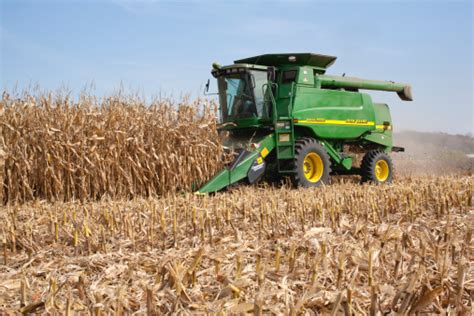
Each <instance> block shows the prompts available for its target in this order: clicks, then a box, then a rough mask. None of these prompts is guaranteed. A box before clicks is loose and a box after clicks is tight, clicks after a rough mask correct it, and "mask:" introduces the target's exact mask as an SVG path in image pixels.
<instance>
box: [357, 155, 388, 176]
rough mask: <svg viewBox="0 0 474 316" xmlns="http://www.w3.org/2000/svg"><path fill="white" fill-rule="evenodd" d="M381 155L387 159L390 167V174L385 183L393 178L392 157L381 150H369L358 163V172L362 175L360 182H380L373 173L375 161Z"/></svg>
mask: <svg viewBox="0 0 474 316" xmlns="http://www.w3.org/2000/svg"><path fill="white" fill-rule="evenodd" d="M381 156H382V157H383V158H384V159H385V160H387V162H388V164H389V168H390V175H389V178H388V179H387V180H386V181H385V183H391V182H392V179H393V163H392V159H391V158H390V156H389V155H387V154H386V153H385V152H383V151H381V150H371V151H369V152H367V153H366V154H365V155H364V157H363V158H362V162H361V164H360V174H361V177H362V182H372V183H380V182H379V181H378V180H377V179H376V178H375V174H374V168H375V163H376V162H377V160H379V159H380V157H381Z"/></svg>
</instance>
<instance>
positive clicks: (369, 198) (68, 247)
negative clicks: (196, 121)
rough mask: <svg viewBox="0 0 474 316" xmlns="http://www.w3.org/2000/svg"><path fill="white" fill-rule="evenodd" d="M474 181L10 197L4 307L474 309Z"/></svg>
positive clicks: (2, 275) (96, 310) (4, 234)
mask: <svg viewBox="0 0 474 316" xmlns="http://www.w3.org/2000/svg"><path fill="white" fill-rule="evenodd" d="M473 180H474V178H473V177H472V176H471V177H444V178H405V179H399V180H397V181H396V183H395V184H394V185H392V186H371V185H359V184H354V183H347V182H341V183H338V184H334V185H331V186H327V187H322V188H317V189H300V190H293V189H288V188H286V187H280V188H268V187H243V188H238V189H236V190H234V191H233V192H231V193H222V194H218V195H216V196H213V197H210V196H204V197H201V196H193V195H190V194H185V195H176V194H175V195H165V196H162V197H160V198H148V199H134V200H130V201H122V202H120V201H105V200H103V201H99V202H87V203H71V202H69V203H56V204H47V203H44V202H40V201H37V202H30V203H27V204H23V205H16V206H13V205H9V206H6V207H4V209H3V210H2V211H1V212H0V222H1V223H2V224H3V225H2V226H1V227H0V234H1V235H0V241H1V242H2V243H1V248H0V249H1V254H0V261H1V262H0V314H1V313H2V312H3V313H10V312H11V313H14V312H18V311H21V312H23V313H26V312H36V313H45V312H47V313H52V314H55V313H59V314H65V315H72V314H73V313H79V314H91V315H104V314H114V315H122V314H134V313H136V314H145V313H147V314H148V315H158V314H169V313H177V314H188V315H190V314H196V313H197V314H204V313H208V314H218V315H225V314H239V313H248V312H250V313H254V314H255V315H262V314H288V315H297V314H305V315H315V314H321V313H322V314H329V313H332V314H334V315H336V314H337V315H340V314H346V315H354V314H371V315H377V314H381V313H382V314H387V313H388V314H393V313H404V314H406V313H418V312H424V313H432V314H434V313H436V314H441V313H456V314H460V315H472V310H473V307H472V294H473V293H474V292H473V290H474V267H473V265H472V262H473V260H474V251H473V250H474V249H473V243H472V232H473V229H474V226H473V225H474V209H473V205H472V183H473ZM2 309H3V310H2Z"/></svg>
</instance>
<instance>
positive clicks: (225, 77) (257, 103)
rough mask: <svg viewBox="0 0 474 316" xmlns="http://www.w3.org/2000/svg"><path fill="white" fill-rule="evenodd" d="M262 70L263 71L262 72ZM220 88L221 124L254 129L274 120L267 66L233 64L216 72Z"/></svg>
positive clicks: (214, 71)
mask: <svg viewBox="0 0 474 316" xmlns="http://www.w3.org/2000/svg"><path fill="white" fill-rule="evenodd" d="M259 68H261V69H259ZM212 75H213V76H214V77H215V78H216V79H217V86H218V89H219V105H220V122H221V123H227V122H233V123H235V124H237V125H238V126H240V127H252V126H256V125H258V124H259V123H260V122H261V121H262V120H269V119H270V117H271V103H270V102H269V98H268V96H267V97H265V90H266V88H267V86H268V81H267V72H266V67H258V68H254V67H253V68H249V67H248V65H232V66H228V67H224V68H220V69H214V70H213V71H212Z"/></svg>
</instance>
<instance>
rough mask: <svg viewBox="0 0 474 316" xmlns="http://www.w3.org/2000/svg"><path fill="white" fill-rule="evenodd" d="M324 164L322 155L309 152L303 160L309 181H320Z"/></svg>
mask: <svg viewBox="0 0 474 316" xmlns="http://www.w3.org/2000/svg"><path fill="white" fill-rule="evenodd" d="M323 171H324V164H323V160H322V159H321V157H320V156H319V155H318V154H317V153H314V152H311V153H309V154H307V155H306V156H305V157H304V161H303V173H304V176H305V178H306V180H308V181H309V182H313V183H314V182H318V181H319V180H320V179H321V177H322V176H323Z"/></svg>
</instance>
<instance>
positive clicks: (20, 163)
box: [0, 92, 221, 203]
mask: <svg viewBox="0 0 474 316" xmlns="http://www.w3.org/2000/svg"><path fill="white" fill-rule="evenodd" d="M214 116H215V106H214V105H213V104H209V103H207V102H205V101H200V100H197V101H194V102H188V101H183V102H181V103H178V104H173V103H172V102H171V101H153V102H150V103H149V104H148V103H145V102H143V101H141V100H140V98H138V97H123V96H120V95H117V96H115V97H109V98H104V99H101V100H99V99H97V98H94V97H90V96H87V95H82V96H81V97H80V98H79V99H78V101H77V102H74V101H73V100H72V99H71V98H70V97H69V96H68V95H66V96H62V95H61V94H56V95H54V96H53V95H52V94H48V95H35V96H33V95H30V94H28V93H24V94H22V95H20V96H15V97H12V96H10V95H9V94H8V93H6V92H4V93H3V96H2V99H1V101H0V183H1V184H2V188H1V190H0V201H3V202H4V203H6V202H24V201H28V200H33V199H36V198H41V199H47V200H51V201H58V200H60V201H67V200H72V199H79V200H83V199H97V198H101V197H104V196H110V197H120V198H128V197H132V196H151V195H156V194H158V195H159V194H162V193H164V192H170V191H180V190H188V191H189V190H190V189H191V187H192V185H193V184H195V185H199V184H201V183H202V182H203V181H205V180H206V179H208V178H209V177H210V176H212V175H213V174H214V173H215V172H216V171H217V170H218V169H219V167H220V165H221V163H220V156H221V149H220V146H218V145H216V144H218V139H217V133H216V131H215V118H214Z"/></svg>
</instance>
